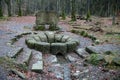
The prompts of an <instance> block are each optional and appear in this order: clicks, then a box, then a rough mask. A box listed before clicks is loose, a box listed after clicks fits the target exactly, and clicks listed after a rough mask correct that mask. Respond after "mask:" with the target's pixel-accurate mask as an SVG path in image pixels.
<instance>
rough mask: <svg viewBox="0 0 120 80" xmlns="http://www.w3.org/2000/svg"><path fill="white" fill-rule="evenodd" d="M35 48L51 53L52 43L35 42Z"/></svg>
mask: <svg viewBox="0 0 120 80" xmlns="http://www.w3.org/2000/svg"><path fill="white" fill-rule="evenodd" d="M35 49H36V50H38V51H41V52H43V53H49V52H50V43H46V42H37V43H36V44H35Z"/></svg>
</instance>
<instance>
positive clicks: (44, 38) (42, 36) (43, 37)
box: [38, 32, 47, 42]
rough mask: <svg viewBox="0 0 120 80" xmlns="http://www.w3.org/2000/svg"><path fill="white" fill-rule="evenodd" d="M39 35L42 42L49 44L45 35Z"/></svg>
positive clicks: (41, 33)
mask: <svg viewBox="0 0 120 80" xmlns="http://www.w3.org/2000/svg"><path fill="white" fill-rule="evenodd" d="M38 35H39V37H40V40H41V41H42V42H47V36H46V35H45V33H43V32H40V33H39V34H38Z"/></svg>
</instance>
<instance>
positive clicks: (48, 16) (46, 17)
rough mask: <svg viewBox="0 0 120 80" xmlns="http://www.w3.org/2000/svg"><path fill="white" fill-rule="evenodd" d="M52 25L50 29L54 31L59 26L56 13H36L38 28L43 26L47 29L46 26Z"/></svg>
mask: <svg viewBox="0 0 120 80" xmlns="http://www.w3.org/2000/svg"><path fill="white" fill-rule="evenodd" d="M46 24H47V25H50V26H49V29H53V30H54V28H56V27H57V24H58V16H57V13H56V12H53V11H49V12H45V11H38V12H37V13H36V28H37V27H38V25H43V26H44V27H45V25H46Z"/></svg>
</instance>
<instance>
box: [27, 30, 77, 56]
mask: <svg viewBox="0 0 120 80" xmlns="http://www.w3.org/2000/svg"><path fill="white" fill-rule="evenodd" d="M26 44H27V45H28V47H29V48H32V49H35V50H38V51H41V52H43V53H52V54H57V53H62V54H65V53H67V52H72V51H74V50H75V49H76V48H77V46H78V45H79V40H76V39H73V38H71V37H70V36H67V35H63V34H55V33H54V32H48V31H47V32H40V33H38V34H34V35H31V36H30V37H29V38H27V39H26Z"/></svg>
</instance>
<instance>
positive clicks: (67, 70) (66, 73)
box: [63, 64, 71, 80]
mask: <svg viewBox="0 0 120 80" xmlns="http://www.w3.org/2000/svg"><path fill="white" fill-rule="evenodd" d="M63 68H64V80H71V73H70V72H71V70H70V68H69V66H68V65H67V64H64V67H63Z"/></svg>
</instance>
